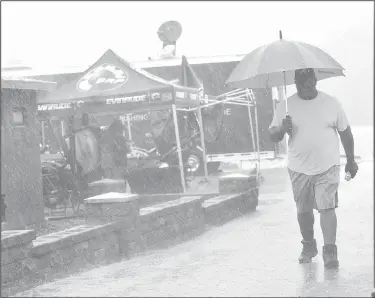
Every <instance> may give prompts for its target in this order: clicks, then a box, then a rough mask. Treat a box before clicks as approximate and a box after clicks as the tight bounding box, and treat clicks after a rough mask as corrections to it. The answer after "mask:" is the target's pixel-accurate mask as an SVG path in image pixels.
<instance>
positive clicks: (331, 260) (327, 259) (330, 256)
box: [323, 244, 339, 268]
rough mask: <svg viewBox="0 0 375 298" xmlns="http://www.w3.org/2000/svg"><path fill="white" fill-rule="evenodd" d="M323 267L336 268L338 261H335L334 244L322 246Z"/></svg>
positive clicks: (335, 247) (335, 248) (335, 249)
mask: <svg viewBox="0 0 375 298" xmlns="http://www.w3.org/2000/svg"><path fill="white" fill-rule="evenodd" d="M323 260H324V267H326V268H338V267H339V261H338V259H337V246H336V245H335V244H327V245H324V246H323Z"/></svg>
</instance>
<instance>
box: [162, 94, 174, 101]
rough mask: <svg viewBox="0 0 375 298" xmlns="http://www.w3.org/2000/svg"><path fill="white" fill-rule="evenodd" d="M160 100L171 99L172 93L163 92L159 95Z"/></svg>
mask: <svg viewBox="0 0 375 298" xmlns="http://www.w3.org/2000/svg"><path fill="white" fill-rule="evenodd" d="M161 100H162V101H170V100H172V93H170V92H168V93H163V94H162V95H161Z"/></svg>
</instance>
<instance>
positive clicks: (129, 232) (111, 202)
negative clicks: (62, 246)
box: [85, 192, 142, 256]
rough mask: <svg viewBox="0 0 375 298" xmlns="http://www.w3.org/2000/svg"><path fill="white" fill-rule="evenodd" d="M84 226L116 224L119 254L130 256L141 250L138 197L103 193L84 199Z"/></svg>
mask: <svg viewBox="0 0 375 298" xmlns="http://www.w3.org/2000/svg"><path fill="white" fill-rule="evenodd" d="M85 219H86V224H88V225H95V224H104V223H110V222H116V223H117V224H119V225H120V229H119V230H118V232H117V236H118V239H119V248H120V254H121V255H124V256H130V255H132V254H134V253H135V252H138V251H139V250H141V248H142V245H141V243H140V232H139V204H138V195H136V194H126V193H115V192H111V193H105V194H101V195H98V196H94V197H91V198H87V199H85Z"/></svg>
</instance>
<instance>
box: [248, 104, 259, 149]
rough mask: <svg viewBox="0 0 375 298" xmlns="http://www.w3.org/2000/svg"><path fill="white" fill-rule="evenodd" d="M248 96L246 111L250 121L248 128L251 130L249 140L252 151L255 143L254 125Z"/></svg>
mask: <svg viewBox="0 0 375 298" xmlns="http://www.w3.org/2000/svg"><path fill="white" fill-rule="evenodd" d="M250 100H251V99H250V97H249V98H248V105H247V113H248V115H249V122H250V130H251V132H250V133H251V140H252V142H253V148H254V153H255V151H256V148H257V146H256V144H255V138H254V127H253V117H252V116H251V109H250Z"/></svg>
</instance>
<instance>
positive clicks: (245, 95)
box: [175, 89, 260, 181]
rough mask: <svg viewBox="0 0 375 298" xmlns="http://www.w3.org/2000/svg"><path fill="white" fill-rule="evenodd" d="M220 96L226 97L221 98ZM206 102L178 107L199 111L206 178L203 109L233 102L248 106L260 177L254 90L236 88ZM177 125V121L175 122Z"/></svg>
mask: <svg viewBox="0 0 375 298" xmlns="http://www.w3.org/2000/svg"><path fill="white" fill-rule="evenodd" d="M220 98H224V99H221V100H220ZM205 101H206V104H204V105H200V106H199V107H194V108H189V109H178V110H181V111H186V112H189V111H195V110H197V111H198V118H199V129H200V135H201V146H202V151H203V160H204V173H205V179H206V180H207V178H208V172H207V155H206V146H205V143H204V130H203V121H202V109H204V108H207V107H210V106H214V105H217V104H223V103H226V104H232V105H238V106H246V107H247V108H248V116H249V126H250V132H251V138H252V143H253V148H254V149H255V150H256V174H255V175H256V177H257V178H258V181H259V178H260V146H259V125H258V111H257V104H256V97H255V95H254V92H253V91H252V89H236V90H233V91H229V92H226V93H223V94H221V95H219V96H217V97H216V99H205ZM251 107H253V108H254V113H255V115H254V116H255V127H256V129H255V136H256V138H255V139H254V129H253V119H252V116H251ZM175 127H176V123H175ZM178 150H181V148H178Z"/></svg>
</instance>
